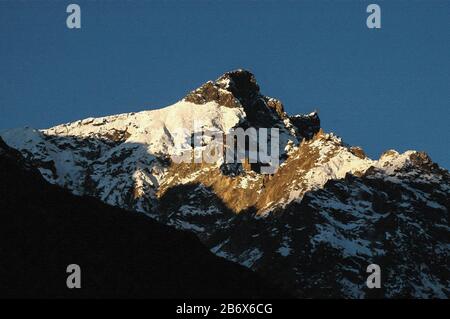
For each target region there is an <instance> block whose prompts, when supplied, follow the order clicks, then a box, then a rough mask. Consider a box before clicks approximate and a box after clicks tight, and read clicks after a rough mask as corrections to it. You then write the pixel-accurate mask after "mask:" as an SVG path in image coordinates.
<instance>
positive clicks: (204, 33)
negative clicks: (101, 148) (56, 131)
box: [0, 0, 450, 168]
mask: <svg viewBox="0 0 450 319" xmlns="http://www.w3.org/2000/svg"><path fill="white" fill-rule="evenodd" d="M373 2H375V3H378V4H379V5H380V6H381V10H382V29H380V30H369V29H367V27H366V17H367V15H368V14H367V13H366V7H367V5H368V4H369V3H373ZM69 3H78V4H79V5H80V6H81V10H82V29H81V30H69V29H67V28H66V24H65V20H66V17H67V14H66V12H65V11H66V10H65V9H66V6H67V5H68V4H69ZM449 56H450V1H447V0H434V1H375V0H374V1H357V0H353V1H245V0H244V1H226V2H225V1H214V2H213V1H200V0H196V1H164V2H163V1H138V0H136V1H77V0H71V1H17V0H13V1H12V0H6V1H5V0H2V1H0V114H1V117H0V129H4V128H11V127H17V126H26V125H28V126H32V127H36V128H45V127H49V126H52V125H55V124H59V123H62V122H68V121H73V120H77V119H81V118H85V117H89V116H100V115H109V114H115V113H122V112H130V111H138V110H143V109H153V108H159V107H162V106H166V105H168V104H172V103H174V102H175V101H177V100H178V99H180V98H181V97H183V96H184V95H185V94H186V93H187V92H188V91H189V90H191V89H194V88H196V87H198V86H199V85H200V84H202V83H203V82H205V81H206V80H208V79H215V78H217V77H218V76H220V75H221V74H222V73H224V72H226V71H229V70H232V69H235V68H246V69H249V70H251V71H252V72H254V73H255V75H256V78H257V80H258V82H259V84H260V86H261V88H262V92H263V93H264V94H267V95H270V96H273V97H277V98H279V99H281V100H282V101H283V102H284V104H285V108H286V110H287V111H288V112H289V113H301V112H310V111H311V110H313V109H315V108H318V109H319V110H320V116H321V119H322V124H323V127H324V129H325V130H327V131H334V132H335V133H337V134H338V135H340V136H342V137H343V139H344V141H345V142H347V143H350V144H354V145H360V146H362V147H363V148H364V149H365V150H366V152H367V153H368V154H369V155H370V156H372V157H375V158H377V157H378V156H379V155H380V153H381V152H382V151H384V150H386V149H389V148H395V149H398V150H399V151H404V150H406V149H418V150H425V151H427V152H428V153H429V154H430V155H431V156H432V158H433V159H434V160H435V161H436V162H438V163H439V164H441V165H443V166H444V167H446V168H449V167H450V158H449V144H450V143H449V141H450V134H449V132H450V130H449V128H448V127H449V118H450V117H449V113H450V111H449V108H450V59H449Z"/></svg>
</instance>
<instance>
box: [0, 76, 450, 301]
mask: <svg viewBox="0 0 450 319" xmlns="http://www.w3.org/2000/svg"><path fill="white" fill-rule="evenodd" d="M194 121H199V122H201V123H202V126H201V127H200V128H198V127H196V126H194V125H193V122H194ZM180 127H182V128H184V129H187V130H188V131H189V132H190V133H191V134H196V133H199V132H198V130H202V131H203V130H218V131H221V132H224V134H226V133H227V132H229V131H230V130H232V129H236V128H243V129H246V128H248V127H255V128H261V127H267V128H271V127H275V128H278V129H279V132H280V144H279V149H280V152H279V154H280V163H281V165H280V167H279V169H278V170H277V172H276V173H275V174H272V175H264V174H260V173H259V171H258V169H257V167H254V166H252V165H248V163H246V162H243V163H236V165H225V164H224V163H223V162H220V161H219V162H217V163H213V164H207V163H181V164H177V163H174V162H173V161H171V156H172V155H173V154H174V153H175V152H176V149H177V148H176V145H177V144H178V143H180V142H182V141H181V140H179V136H178V135H177V134H176V130H177V129H179V128H180ZM0 135H1V137H2V138H3V139H4V140H5V142H6V143H7V144H8V145H9V146H11V147H13V148H16V149H17V150H19V151H20V152H21V153H22V155H23V156H24V157H25V158H26V160H27V161H28V162H29V163H31V165H33V166H34V167H36V168H37V169H38V170H39V171H40V172H41V174H42V176H43V177H44V178H45V179H46V180H47V181H49V182H50V183H54V184H58V185H60V186H62V187H64V188H67V189H69V190H70V191H71V192H73V193H74V194H77V195H90V196H94V197H97V198H99V199H100V200H102V201H104V202H106V203H108V204H111V205H115V206H118V207H121V208H125V209H128V210H134V211H138V212H141V213H144V214H146V215H148V216H149V217H152V218H155V219H157V220H159V221H160V222H163V223H165V224H167V225H170V226H174V227H177V228H180V229H184V230H188V231H191V232H193V233H195V234H196V235H197V236H198V237H199V238H200V239H201V240H202V242H203V243H204V244H205V245H206V246H208V248H210V250H211V251H212V252H213V253H215V254H216V255H218V256H221V257H224V258H226V259H228V260H230V261H234V262H237V263H240V264H241V265H244V266H246V267H248V268H251V269H253V270H255V271H257V272H259V273H260V274H262V275H264V276H267V277H269V278H270V279H271V280H273V281H276V282H278V283H279V284H281V285H283V286H284V287H285V288H286V289H288V290H289V291H292V292H293V293H294V294H295V295H297V296H300V297H302V296H304V297H356V298H368V297H379V296H384V297H425V298H427V297H448V296H450V291H449V281H448V278H449V277H450V269H449V268H450V267H449V266H448V265H449V264H448V256H449V255H450V249H449V247H450V240H449V238H450V236H449V235H450V228H449V227H448V222H449V220H448V212H449V198H450V196H449V195H450V175H449V172H448V171H446V170H444V169H442V168H440V167H439V166H438V165H437V164H435V163H433V162H432V161H431V159H430V158H429V157H428V156H427V155H426V154H425V153H421V152H416V151H407V152H405V153H403V154H400V153H398V152H396V151H394V150H390V151H387V152H385V153H384V154H383V155H382V156H381V157H380V158H379V159H377V160H373V159H370V158H368V157H367V156H366V155H365V153H364V151H363V150H362V149H361V148H359V147H354V146H349V145H347V144H345V143H344V142H343V141H342V140H341V138H339V137H337V136H336V135H334V134H333V133H326V132H324V131H323V130H322V129H321V128H320V119H319V117H318V114H317V113H316V112H312V113H309V114H307V115H288V114H286V112H285V111H284V107H283V104H282V103H281V102H280V101H279V100H277V99H274V98H270V97H268V96H265V95H262V94H261V92H260V88H259V86H258V84H257V82H256V80H255V77H254V76H253V74H251V73H250V72H248V71H244V70H236V71H231V72H228V73H225V74H224V75H222V76H221V77H219V78H218V79H217V80H215V81H208V82H206V83H205V84H203V85H202V86H201V87H200V88H198V89H196V90H194V91H192V92H190V93H189V94H188V95H187V96H186V97H185V98H183V99H182V100H180V101H179V102H177V103H175V104H173V105H171V106H168V107H165V108H162V109H157V110H152V111H143V112H138V113H127V114H120V115H113V116H107V117H102V118H88V119H85V120H80V121H76V122H73V123H67V124H62V125H58V126H56V127H53V128H49V129H46V130H35V129H31V128H25V129H15V130H9V131H6V132H2V133H1V134H0ZM202 143H203V145H207V144H208V143H210V141H209V140H207V139H204V140H202ZM417 251H420V254H416V252H417ZM372 263H376V264H378V265H380V267H381V268H382V271H383V276H382V278H383V288H382V289H376V290H370V289H368V288H367V287H366V278H367V273H366V268H367V266H368V265H369V264H372Z"/></svg>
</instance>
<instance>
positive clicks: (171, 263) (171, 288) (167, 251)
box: [0, 139, 280, 298]
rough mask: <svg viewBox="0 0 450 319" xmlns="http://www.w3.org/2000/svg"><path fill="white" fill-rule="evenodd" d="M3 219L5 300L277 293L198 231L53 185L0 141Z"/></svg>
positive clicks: (0, 278)
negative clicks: (71, 281)
mask: <svg viewBox="0 0 450 319" xmlns="http://www.w3.org/2000/svg"><path fill="white" fill-rule="evenodd" d="M0 218H1V223H0V243H1V244H0V297H32V298H34V297H38V298H45V297H63V298H66V297H156V298H158V297H276V296H280V294H279V293H278V292H277V290H276V289H273V288H272V287H271V286H269V285H267V284H266V283H265V281H264V280H262V279H261V278H259V277H258V276H257V275H255V274H254V273H252V272H251V271H249V270H247V269H245V268H244V267H241V266H238V265H236V264H234V263H231V262H228V261H226V260H225V259H222V258H218V257H215V256H214V255H212V254H211V253H210V252H209V251H208V250H207V249H206V248H205V247H204V246H203V245H202V244H201V243H200V242H199V240H198V239H197V238H196V237H195V236H194V235H193V234H190V233H187V232H183V231H176V230H174V229H172V228H170V227H166V226H163V225H160V224H158V223H156V222H154V221H152V220H150V219H149V218H146V217H144V216H142V215H139V214H135V213H131V212H126V211H124V210H121V209H119V208H115V207H111V206H108V205H105V204H103V203H101V202H100V201H99V200H96V199H94V198H90V197H77V196H74V195H71V194H70V193H69V192H68V191H66V190H63V189H61V188H59V187H57V186H54V185H50V184H48V183H47V182H45V181H44V180H43V179H42V177H41V176H40V174H39V173H37V172H36V171H34V170H33V169H29V168H27V164H26V163H25V162H24V160H23V158H22V157H21V155H20V154H19V153H18V152H16V151H14V150H12V149H10V148H8V147H7V146H6V145H5V144H4V143H3V141H2V140H1V139H0ZM69 264H78V265H80V266H81V272H82V284H81V285H82V288H81V289H68V288H67V287H66V278H67V276H68V275H69V274H67V273H66V267H67V265H69Z"/></svg>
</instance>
